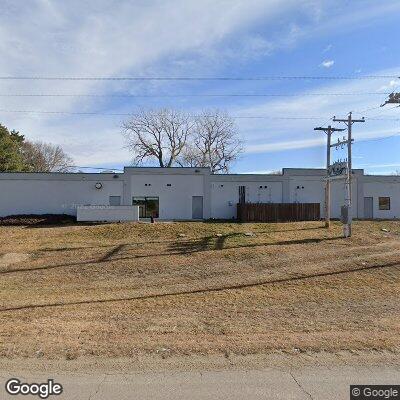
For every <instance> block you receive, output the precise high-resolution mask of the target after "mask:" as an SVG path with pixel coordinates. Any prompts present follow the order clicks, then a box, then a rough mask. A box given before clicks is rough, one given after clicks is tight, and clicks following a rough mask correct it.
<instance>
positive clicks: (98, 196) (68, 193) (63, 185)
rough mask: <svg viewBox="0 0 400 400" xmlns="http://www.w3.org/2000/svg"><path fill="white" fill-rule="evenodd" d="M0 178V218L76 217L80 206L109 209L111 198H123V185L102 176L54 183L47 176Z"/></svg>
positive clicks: (57, 179)
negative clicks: (55, 215)
mask: <svg viewBox="0 0 400 400" xmlns="http://www.w3.org/2000/svg"><path fill="white" fill-rule="evenodd" d="M0 175H3V176H0V216H7V215H13V214H69V215H76V207H77V205H108V204H109V196H122V188H123V182H121V181H116V180H112V181H111V180H105V179H103V177H102V176H101V174H98V175H97V176H95V177H93V178H94V179H92V177H90V178H89V177H88V176H86V177H85V176H83V177H78V176H74V177H71V178H70V177H69V174H68V175H67V174H60V175H61V176H59V177H57V176H55V175H53V176H52V177H51V179H49V177H48V176H46V174H21V175H20V174H7V175H8V176H7V177H6V178H7V179H5V178H4V175H5V174H0ZM18 175H20V176H18ZM24 177H25V179H24ZM82 178H84V179H82ZM96 182H101V183H102V185H103V187H102V188H101V189H100V190H99V189H96V188H95V184H96Z"/></svg>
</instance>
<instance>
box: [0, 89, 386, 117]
mask: <svg viewBox="0 0 400 400" xmlns="http://www.w3.org/2000/svg"><path fill="white" fill-rule="evenodd" d="M389 94H390V92H365V93H286V94H281V93H228V94H214V93H204V94H125V93H124V94H58V93H11V94H9V93H0V97H117V98H118V97H132V98H169V97H171V98H175V97H302V96H378V95H379V96H382V95H389ZM379 107H380V106H379ZM379 107H377V108H379ZM367 110H368V109H367ZM360 112H362V111H360Z"/></svg>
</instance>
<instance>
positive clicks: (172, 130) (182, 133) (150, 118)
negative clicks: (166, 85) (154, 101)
mask: <svg viewBox="0 0 400 400" xmlns="http://www.w3.org/2000/svg"><path fill="white" fill-rule="evenodd" d="M193 125H194V123H193V121H191V119H190V117H189V116H188V115H187V114H185V113H183V112H179V111H175V110H171V109H160V110H149V111H147V110H141V111H139V112H138V113H136V114H133V115H132V117H131V118H130V119H129V120H127V121H125V122H123V124H122V129H123V134H124V136H125V140H126V142H127V146H128V148H129V149H130V150H131V151H132V152H133V154H134V164H136V165H140V164H142V163H143V162H145V161H147V160H157V162H158V164H159V166H160V167H163V168H164V167H171V166H172V165H173V164H174V163H175V162H176V160H177V158H178V156H179V155H180V154H181V152H182V150H183V148H184V147H185V145H186V141H187V139H188V137H189V135H190V134H191V131H192V128H193Z"/></svg>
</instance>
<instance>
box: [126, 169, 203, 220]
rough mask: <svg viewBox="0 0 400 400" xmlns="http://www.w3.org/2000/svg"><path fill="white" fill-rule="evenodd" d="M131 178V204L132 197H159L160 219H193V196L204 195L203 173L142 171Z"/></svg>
mask: <svg viewBox="0 0 400 400" xmlns="http://www.w3.org/2000/svg"><path fill="white" fill-rule="evenodd" d="M129 179H130V204H132V197H158V198H159V218H160V219H167V220H168V219H192V196H203V197H204V176H203V175H195V174H192V175H186V174H165V173H163V174H162V175H157V174H154V173H149V174H143V173H141V174H139V175H131V176H130V178H129ZM146 184H147V185H151V186H146ZM168 184H170V185H171V186H167V185H168ZM203 206H204V199H203Z"/></svg>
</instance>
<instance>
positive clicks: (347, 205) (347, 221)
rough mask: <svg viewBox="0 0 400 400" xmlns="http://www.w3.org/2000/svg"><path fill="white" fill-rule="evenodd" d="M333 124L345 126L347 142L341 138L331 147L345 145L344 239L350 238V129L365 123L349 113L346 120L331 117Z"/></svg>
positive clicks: (351, 141)
mask: <svg viewBox="0 0 400 400" xmlns="http://www.w3.org/2000/svg"><path fill="white" fill-rule="evenodd" d="M333 121H334V122H344V123H345V124H346V125H347V140H345V139H344V138H343V140H342V141H340V140H339V139H338V141H337V143H335V144H334V145H333V146H335V147H338V146H343V145H347V171H346V192H345V206H344V207H343V208H342V222H343V224H344V225H343V235H344V237H350V236H351V219H352V216H351V181H352V173H353V170H352V168H353V165H352V160H351V145H352V143H353V142H354V139H353V138H352V132H351V128H352V125H353V124H354V123H355V122H365V119H364V117H363V118H362V119H353V118H352V113H351V112H349V115H348V116H347V118H346V119H338V118H336V117H333Z"/></svg>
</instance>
